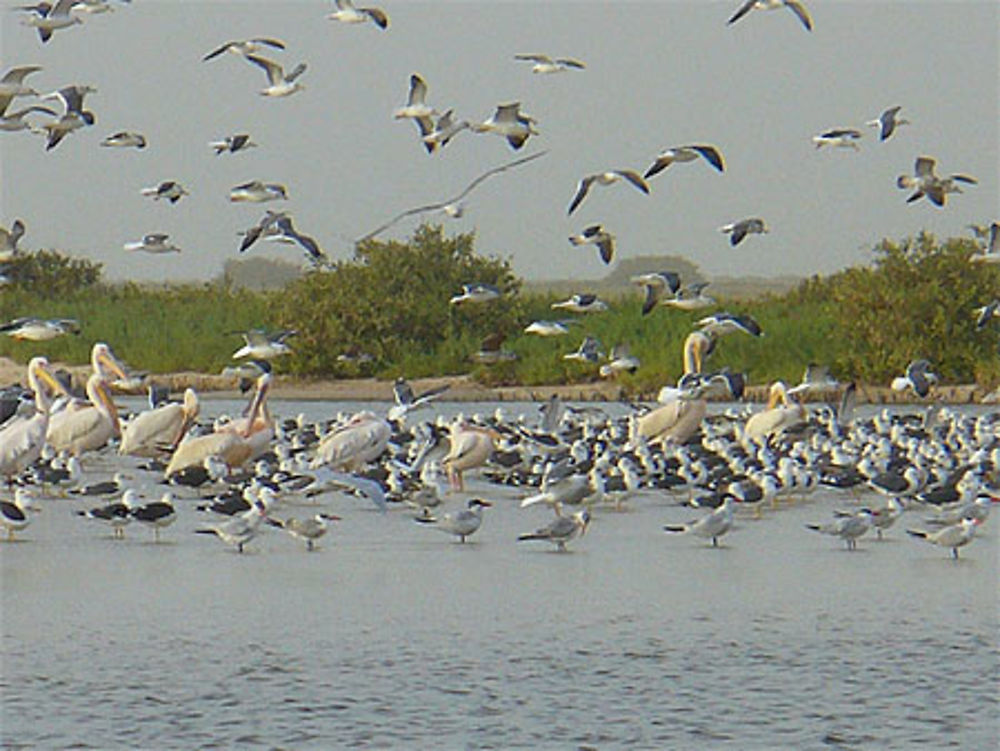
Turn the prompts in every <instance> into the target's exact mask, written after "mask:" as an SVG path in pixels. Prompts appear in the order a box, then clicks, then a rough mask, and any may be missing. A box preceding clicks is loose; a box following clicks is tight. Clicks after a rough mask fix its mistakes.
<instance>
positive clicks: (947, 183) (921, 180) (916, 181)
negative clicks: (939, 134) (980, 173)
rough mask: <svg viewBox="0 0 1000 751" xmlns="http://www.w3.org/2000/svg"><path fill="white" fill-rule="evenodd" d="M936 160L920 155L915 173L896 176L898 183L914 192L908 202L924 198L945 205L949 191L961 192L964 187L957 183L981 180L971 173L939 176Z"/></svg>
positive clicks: (971, 183)
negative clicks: (935, 167)
mask: <svg viewBox="0 0 1000 751" xmlns="http://www.w3.org/2000/svg"><path fill="white" fill-rule="evenodd" d="M935 164H936V162H935V161H934V159H933V158H931V157H929V156H918V157H917V159H916V162H915V163H914V165H913V175H912V176H911V175H900V176H899V177H897V178H896V185H897V186H898V187H900V188H902V189H904V190H910V189H912V190H913V191H914V192H913V194H912V195H911V196H910V197H909V198H907V199H906V202H907V203H912V202H914V201H917V200H919V199H921V198H923V197H924V196H925V195H926V196H927V199H928V200H929V201H930V202H931V203H933V204H934V205H935V206H944V204H945V200H946V199H947V197H948V194H949V193H961V192H962V189H961V188H959V187H958V186H957V185H956V184H955V183H956V182H960V183H966V184H969V185H976V184H977V183H978V182H979V181H978V180H976V178H974V177H972V176H970V175H961V174H956V175H950V176H948V177H938V176H937V175H936V174H935V173H934V165H935Z"/></svg>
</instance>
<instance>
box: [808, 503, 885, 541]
mask: <svg viewBox="0 0 1000 751" xmlns="http://www.w3.org/2000/svg"><path fill="white" fill-rule="evenodd" d="M871 526H872V512H871V510H870V509H861V510H860V511H858V512H857V513H855V514H852V515H850V516H842V517H839V518H837V519H834V520H833V521H832V522H829V523H827V524H807V525H806V527H807V528H808V529H811V530H813V531H815V532H820V533H822V534H825V535H832V536H833V537H839V538H840V539H842V540H843V541H844V542H845V543H846V545H847V549H848V550H854V549H856V548H857V547H858V538H859V537H861V536H862V535H864V534H865V533H866V532H867V531H868V530H869V529H871Z"/></svg>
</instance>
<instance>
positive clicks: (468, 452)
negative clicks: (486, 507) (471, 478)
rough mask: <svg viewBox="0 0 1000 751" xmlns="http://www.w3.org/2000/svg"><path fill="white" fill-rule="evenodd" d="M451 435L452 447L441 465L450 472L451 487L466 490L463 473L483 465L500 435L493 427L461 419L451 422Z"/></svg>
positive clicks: (495, 446) (494, 449)
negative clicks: (473, 423)
mask: <svg viewBox="0 0 1000 751" xmlns="http://www.w3.org/2000/svg"><path fill="white" fill-rule="evenodd" d="M449 437H450V440H451V444H450V448H449V449H448V455H447V456H445V458H444V459H442V460H441V466H442V467H444V468H445V470H446V471H447V472H448V480H449V482H450V483H451V487H452V488H453V489H454V490H464V489H465V482H464V479H463V473H464V472H466V471H467V470H470V469H475V468H476V467H481V466H483V465H484V464H485V463H486V462H487V460H488V459H489V458H490V455H491V454H492V453H493V452H494V451H496V448H497V440H499V438H500V436H499V434H498V433H497V432H496V431H495V430H493V429H492V428H485V427H481V426H479V425H472V424H470V423H467V422H461V421H459V422H454V423H452V424H451V428H450V432H449Z"/></svg>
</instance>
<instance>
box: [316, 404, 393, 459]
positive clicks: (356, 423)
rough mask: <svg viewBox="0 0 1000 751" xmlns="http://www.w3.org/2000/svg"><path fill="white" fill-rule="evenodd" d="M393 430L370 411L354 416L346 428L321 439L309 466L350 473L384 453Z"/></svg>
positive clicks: (339, 428)
mask: <svg viewBox="0 0 1000 751" xmlns="http://www.w3.org/2000/svg"><path fill="white" fill-rule="evenodd" d="M391 435H392V427H391V426H390V425H389V423H388V422H386V421H385V420H384V419H382V418H381V417H378V416H376V415H375V414H374V413H372V412H368V411H367V410H366V411H362V412H358V413H357V414H356V415H354V416H353V417H352V418H351V419H350V421H348V423H347V424H346V425H342V426H340V427H338V428H335V429H334V430H332V431H331V432H329V433H327V434H326V435H325V436H323V438H322V439H321V440H320V442H319V445H318V446H317V447H316V457H315V458H314V459H313V461H312V466H314V467H318V466H322V465H325V464H328V465H330V467H332V468H333V469H340V470H346V471H348V472H353V471H355V470H358V469H361V468H362V467H363V466H364V465H366V464H367V463H368V462H370V461H372V460H374V459H376V458H378V457H379V456H381V455H382V452H383V451H385V448H386V446H387V445H388V443H389V437H390V436H391Z"/></svg>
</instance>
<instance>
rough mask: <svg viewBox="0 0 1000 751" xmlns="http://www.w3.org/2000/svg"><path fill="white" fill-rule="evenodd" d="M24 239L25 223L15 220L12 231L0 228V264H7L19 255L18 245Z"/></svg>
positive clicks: (11, 227)
mask: <svg viewBox="0 0 1000 751" xmlns="http://www.w3.org/2000/svg"><path fill="white" fill-rule="evenodd" d="M22 237H24V222H22V221H21V220H20V219H15V220H14V223H13V224H12V225H10V229H7V228H6V227H0V263H6V262H7V261H10V260H11V259H13V258H14V256H15V255H17V243H18V241H19V240H20V239H21V238H22Z"/></svg>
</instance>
